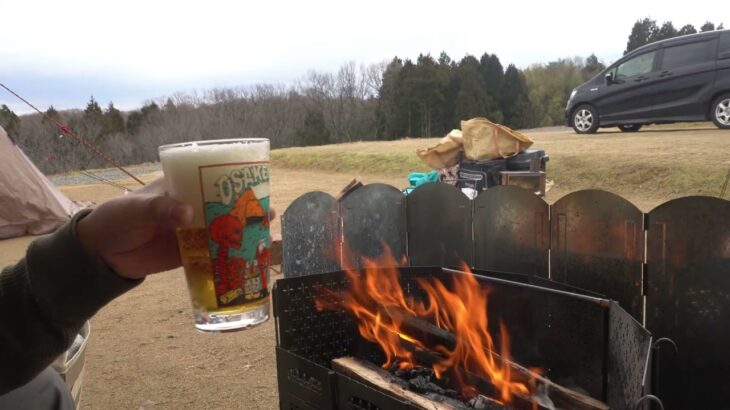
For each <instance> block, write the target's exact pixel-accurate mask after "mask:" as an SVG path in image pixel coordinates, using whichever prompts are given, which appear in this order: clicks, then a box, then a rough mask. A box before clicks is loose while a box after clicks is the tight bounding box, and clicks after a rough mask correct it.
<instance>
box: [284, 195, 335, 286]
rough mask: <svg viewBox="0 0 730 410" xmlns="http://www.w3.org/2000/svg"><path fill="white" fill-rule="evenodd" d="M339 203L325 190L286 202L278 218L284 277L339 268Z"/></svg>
mask: <svg viewBox="0 0 730 410" xmlns="http://www.w3.org/2000/svg"><path fill="white" fill-rule="evenodd" d="M339 225H340V221H339V206H338V204H337V202H336V201H335V199H334V198H333V197H332V196H331V195H329V194H326V193H324V192H309V193H306V194H304V195H302V196H300V197H299V198H297V199H296V200H295V201H294V202H292V203H291V205H289V207H288V208H287V209H286V211H285V212H284V215H283V216H282V218H281V232H282V246H283V255H282V265H283V267H282V268H283V271H284V276H285V277H294V276H302V275H311V274H313V273H321V272H332V271H336V270H339V269H340V262H339V261H340V254H341V246H342V243H341V238H340V226H339Z"/></svg>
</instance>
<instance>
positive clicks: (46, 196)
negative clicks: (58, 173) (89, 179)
mask: <svg viewBox="0 0 730 410" xmlns="http://www.w3.org/2000/svg"><path fill="white" fill-rule="evenodd" d="M79 209H81V207H80V206H79V205H77V204H75V203H74V202H73V201H71V200H70V199H69V198H68V197H67V196H66V195H64V194H63V193H62V192H61V191H59V190H58V188H56V187H55V186H54V185H53V184H52V183H51V181H49V180H48V178H46V177H45V175H43V173H41V171H40V170H39V169H38V168H37V167H36V166H35V165H33V163H32V162H31V161H30V159H28V157H27V156H26V155H25V154H24V153H23V151H22V150H21V149H20V147H18V146H17V145H15V143H14V142H13V141H12V140H11V139H10V138H9V137H8V134H7V133H6V132H5V130H4V129H2V127H0V239H6V238H12V237H16V236H22V235H41V234H44V233H48V232H52V231H54V230H55V229H56V228H58V227H59V226H61V225H62V224H63V223H64V222H66V221H68V220H69V218H70V217H71V216H72V215H73V214H75V213H76V212H78V211H79Z"/></svg>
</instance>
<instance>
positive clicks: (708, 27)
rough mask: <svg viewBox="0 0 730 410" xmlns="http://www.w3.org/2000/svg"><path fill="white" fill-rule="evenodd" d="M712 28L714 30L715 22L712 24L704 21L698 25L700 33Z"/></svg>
mask: <svg viewBox="0 0 730 410" xmlns="http://www.w3.org/2000/svg"><path fill="white" fill-rule="evenodd" d="M713 30H715V24H713V23H711V22H709V21H706V22H705V24H703V25H702V26H701V27H700V33H704V32H705V31H713Z"/></svg>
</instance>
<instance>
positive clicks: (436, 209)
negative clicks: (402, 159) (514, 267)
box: [406, 182, 474, 267]
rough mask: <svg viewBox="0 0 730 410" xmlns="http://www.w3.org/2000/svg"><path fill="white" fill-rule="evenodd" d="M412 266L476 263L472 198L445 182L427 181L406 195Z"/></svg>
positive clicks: (456, 265) (459, 265)
mask: <svg viewBox="0 0 730 410" xmlns="http://www.w3.org/2000/svg"><path fill="white" fill-rule="evenodd" d="M406 220H407V221H408V222H407V227H408V256H409V258H410V262H411V266H447V267H461V266H462V264H464V263H466V264H467V265H469V266H472V260H473V255H472V252H473V246H474V245H473V242H472V227H471V220H472V210H471V200H470V199H469V198H467V197H466V195H464V194H463V193H462V192H461V191H460V190H458V189H456V188H454V187H453V186H451V185H447V184H444V183H440V182H439V183H431V184H424V185H421V186H420V187H418V188H416V189H415V190H414V191H413V192H411V194H410V195H408V196H407V197H406Z"/></svg>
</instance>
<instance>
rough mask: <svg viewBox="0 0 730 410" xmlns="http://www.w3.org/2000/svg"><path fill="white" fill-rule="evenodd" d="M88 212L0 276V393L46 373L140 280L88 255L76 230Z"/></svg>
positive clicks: (30, 249)
mask: <svg viewBox="0 0 730 410" xmlns="http://www.w3.org/2000/svg"><path fill="white" fill-rule="evenodd" d="M89 212H90V211H83V212H80V213H78V214H77V215H76V216H74V218H73V219H72V220H71V221H70V222H69V223H67V224H65V225H63V226H62V227H61V228H59V229H58V230H57V231H56V232H55V233H53V234H51V235H48V236H45V237H42V238H40V239H37V240H36V241H34V242H33V243H32V244H31V245H30V246H29V247H28V251H27V253H26V256H25V258H24V259H22V260H21V261H20V262H18V263H17V264H16V265H14V266H9V267H7V268H5V269H3V271H2V273H0V394H3V393H5V392H7V391H9V390H12V389H14V388H16V387H19V386H21V385H23V384H25V383H27V382H28V381H30V380H31V379H32V378H33V377H35V376H36V375H37V374H38V373H40V372H41V371H43V369H45V368H46V367H48V366H49V365H50V364H51V363H52V362H53V361H54V360H55V359H56V357H58V356H59V355H60V354H61V353H63V352H64V351H65V350H66V349H67V348H68V347H69V346H70V345H71V343H72V342H73V340H74V338H75V337H76V334H77V333H78V331H79V329H80V328H81V326H82V325H83V324H84V323H85V322H86V321H87V320H88V319H89V318H91V317H92V316H93V315H94V314H95V313H96V312H97V311H98V310H99V309H101V308H102V307H103V306H104V305H106V304H107V303H108V302H109V301H111V300H112V299H114V298H115V297H117V296H119V295H121V294H123V293H124V292H126V291H128V290H130V289H132V288H133V287H135V286H136V285H138V284H139V283H141V282H142V280H129V279H125V278H122V277H120V276H118V275H117V274H116V273H114V272H113V271H111V270H110V269H109V268H108V267H107V266H106V265H105V264H104V263H103V262H102V261H101V260H99V259H97V260H93V259H90V258H89V257H88V256H87V255H86V254H85V253H84V251H83V249H82V247H81V244H80V242H79V241H78V239H77V238H76V232H75V226H76V222H77V221H78V220H79V219H81V218H83V217H84V216H86V215H87V214H88V213H89Z"/></svg>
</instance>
